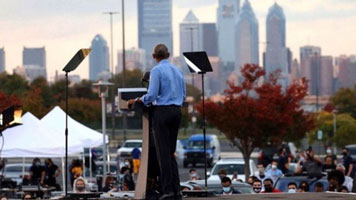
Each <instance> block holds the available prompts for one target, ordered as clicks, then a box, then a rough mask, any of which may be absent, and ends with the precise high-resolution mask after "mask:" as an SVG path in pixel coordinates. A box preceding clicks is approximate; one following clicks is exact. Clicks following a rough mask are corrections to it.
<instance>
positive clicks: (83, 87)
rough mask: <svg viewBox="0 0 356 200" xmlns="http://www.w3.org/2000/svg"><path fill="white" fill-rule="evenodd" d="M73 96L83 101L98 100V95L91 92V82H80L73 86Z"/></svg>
mask: <svg viewBox="0 0 356 200" xmlns="http://www.w3.org/2000/svg"><path fill="white" fill-rule="evenodd" d="M72 90H73V93H74V94H73V96H74V97H77V98H85V99H93V100H94V99H98V98H99V97H98V94H97V93H95V92H93V82H92V81H89V80H82V81H81V82H80V83H77V84H75V85H74V86H73V88H72Z"/></svg>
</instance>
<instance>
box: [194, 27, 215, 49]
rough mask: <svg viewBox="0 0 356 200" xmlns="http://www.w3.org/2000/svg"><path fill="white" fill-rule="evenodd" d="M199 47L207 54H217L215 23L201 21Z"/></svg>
mask: <svg viewBox="0 0 356 200" xmlns="http://www.w3.org/2000/svg"><path fill="white" fill-rule="evenodd" d="M199 31H200V33H199V48H198V49H200V50H203V51H206V53H207V54H208V56H218V47H217V32H216V24H215V23H201V24H200V28H199Z"/></svg>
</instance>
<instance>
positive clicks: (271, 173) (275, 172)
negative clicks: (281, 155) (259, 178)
mask: <svg viewBox="0 0 356 200" xmlns="http://www.w3.org/2000/svg"><path fill="white" fill-rule="evenodd" d="M277 165H278V162H277V161H276V160H273V161H272V165H271V169H269V170H267V171H266V176H267V177H269V178H271V179H272V181H273V182H275V181H277V179H278V178H279V177H280V176H282V175H283V173H282V171H281V170H280V169H278V168H277Z"/></svg>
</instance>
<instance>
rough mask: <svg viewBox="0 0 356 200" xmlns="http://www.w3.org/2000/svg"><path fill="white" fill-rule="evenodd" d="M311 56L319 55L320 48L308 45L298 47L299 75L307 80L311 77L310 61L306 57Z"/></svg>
mask: <svg viewBox="0 0 356 200" xmlns="http://www.w3.org/2000/svg"><path fill="white" fill-rule="evenodd" d="M312 56H321V48H320V47H316V46H310V45H307V46H303V47H300V68H301V72H300V73H301V76H302V77H305V78H306V79H307V80H311V78H312V71H311V69H312V68H311V66H310V62H309V61H308V59H309V58H310V57H312ZM309 88H310V87H309Z"/></svg>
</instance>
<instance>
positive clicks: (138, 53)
mask: <svg viewBox="0 0 356 200" xmlns="http://www.w3.org/2000/svg"><path fill="white" fill-rule="evenodd" d="M145 61H146V57H145V50H143V49H136V48H131V49H128V50H125V62H126V65H125V67H126V70H134V69H139V70H141V71H142V72H145V71H146V68H145ZM120 72H122V50H121V51H119V52H118V54H117V67H116V73H120Z"/></svg>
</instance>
